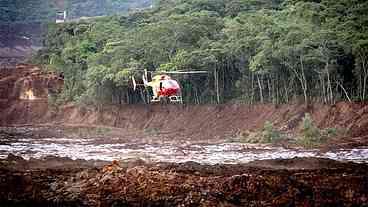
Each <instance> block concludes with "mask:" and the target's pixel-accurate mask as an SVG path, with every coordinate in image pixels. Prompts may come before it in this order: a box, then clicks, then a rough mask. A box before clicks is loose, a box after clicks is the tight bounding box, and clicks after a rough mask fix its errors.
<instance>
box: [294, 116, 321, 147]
mask: <svg viewBox="0 0 368 207" xmlns="http://www.w3.org/2000/svg"><path fill="white" fill-rule="evenodd" d="M322 141H323V137H322V134H321V130H320V129H318V128H317V127H316V126H315V125H314V124H313V119H312V117H311V116H310V114H308V113H306V114H305V116H304V118H303V121H302V126H301V130H300V137H299V139H298V142H299V144H301V145H302V146H304V147H309V148H310V147H314V146H317V145H319V144H320V143H321V142H322Z"/></svg>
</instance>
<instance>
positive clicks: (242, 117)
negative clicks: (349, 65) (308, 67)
mask: <svg viewBox="0 0 368 207" xmlns="http://www.w3.org/2000/svg"><path fill="white" fill-rule="evenodd" d="M62 85H63V81H62V78H61V77H60V76H59V75H57V74H53V73H47V72H45V71H43V70H42V69H40V68H39V67H37V66H34V65H25V64H23V65H18V66H16V67H15V68H6V69H3V70H2V73H0V206H96V207H104V206H150V207H153V206H193V207H194V206H208V207H210V206H211V207H212V206H221V207H225V206H226V207H227V206H228V207H234V206H302V207H309V206H323V207H324V206H334V207H335V206H368V173H367V172H368V121H367V120H368V104H365V103H337V104H335V105H332V106H328V105H321V104H315V105H311V106H304V105H298V104H294V105H280V106H277V107H276V106H274V105H266V104H265V105H254V106H249V105H237V104H233V105H201V106H198V105H197V106H188V105H183V106H170V105H167V106H160V105H156V106H150V105H121V106H105V107H103V108H99V109H96V108H84V107H78V106H75V105H73V104H66V105H63V106H58V107H55V106H52V105H50V104H49V103H48V96H49V93H50V91H51V92H55V91H56V92H57V91H59V90H60V89H61V88H62ZM306 113H309V114H310V115H311V117H312V119H313V121H314V123H315V124H316V126H317V127H319V128H320V129H325V128H337V129H343V130H344V134H338V135H337V136H336V137H332V138H331V139H329V140H328V141H327V142H326V143H324V144H323V145H322V146H320V147H318V148H314V149H303V148H301V147H299V146H298V145H295V144H293V143H291V144H290V143H288V142H285V143H283V142H281V143H274V144H245V143H242V142H241V141H240V140H239V139H237V136H239V135H240V134H243V133H252V132H255V131H257V130H259V129H260V128H261V127H262V126H263V125H264V123H265V121H270V122H272V123H273V124H274V126H275V127H276V128H277V129H278V130H280V131H282V132H283V133H285V134H287V135H288V136H289V137H291V138H292V137H293V136H294V135H295V134H297V133H298V130H300V123H301V120H302V118H303V117H304V116H305V114H306Z"/></svg>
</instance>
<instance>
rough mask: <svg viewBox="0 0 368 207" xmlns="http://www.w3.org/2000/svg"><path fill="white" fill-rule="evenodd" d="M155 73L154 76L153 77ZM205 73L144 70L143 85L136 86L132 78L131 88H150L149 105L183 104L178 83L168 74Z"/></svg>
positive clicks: (196, 72) (198, 72)
mask: <svg viewBox="0 0 368 207" xmlns="http://www.w3.org/2000/svg"><path fill="white" fill-rule="evenodd" d="M148 73H150V75H151V76H153V77H152V78H151V81H148ZM155 73H157V74H156V75H154V74H155ZM200 73H207V71H158V72H152V71H147V70H144V75H143V76H142V80H143V84H138V83H137V82H136V80H135V78H134V76H132V82H133V88H134V90H136V89H137V86H144V87H150V88H152V92H153V97H152V99H151V100H150V102H151V103H157V102H159V103H168V102H169V103H183V98H182V95H181V92H182V91H181V87H180V84H179V83H178V81H176V80H174V79H172V78H171V77H170V76H169V75H168V74H200Z"/></svg>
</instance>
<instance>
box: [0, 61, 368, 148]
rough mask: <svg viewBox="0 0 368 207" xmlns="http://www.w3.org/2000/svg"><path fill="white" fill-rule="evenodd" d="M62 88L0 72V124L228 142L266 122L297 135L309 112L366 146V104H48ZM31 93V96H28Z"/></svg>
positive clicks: (33, 74)
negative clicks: (105, 129) (85, 128)
mask: <svg viewBox="0 0 368 207" xmlns="http://www.w3.org/2000/svg"><path fill="white" fill-rule="evenodd" d="M61 87H62V80H61V78H60V77H58V76H57V75H55V74H51V73H45V72H43V71H42V70H41V69H39V68H38V67H37V66H32V65H18V66H17V67H16V68H15V69H11V70H4V71H3V72H2V73H1V74H0V113H1V116H0V125H1V126H7V125H8V126H9V125H24V124H44V123H48V124H53V123H54V124H58V125H60V124H64V125H76V126H78V125H85V126H86V125H88V126H98V125H104V126H110V127H117V128H121V129H124V130H126V132H127V133H129V132H143V131H146V132H147V131H151V132H155V133H156V134H160V135H161V136H175V137H183V138H188V139H203V140H206V139H216V138H230V137H234V136H237V135H238V134H239V133H241V132H245V131H255V130H257V129H259V128H260V127H262V126H263V125H264V123H265V122H266V121H271V122H272V123H274V125H275V126H276V127H278V128H279V129H280V130H284V131H289V132H295V131H296V130H298V127H299V126H300V123H301V121H302V118H303V117H304V116H305V114H306V113H310V114H311V115H312V118H313V120H314V121H315V123H316V124H317V126H319V127H320V128H327V127H334V128H341V129H344V130H345V131H347V132H348V135H349V136H348V137H349V138H347V137H345V138H344V140H345V142H346V143H358V144H364V143H365V140H366V139H365V137H366V136H367V135H368V104H365V103H344V102H341V103H337V104H335V105H332V106H330V105H322V104H314V105H310V106H305V105H301V104H288V105H279V106H275V105H271V104H270V105H267V104H264V105H253V106H250V105H237V104H231V105H121V106H104V107H102V108H100V109H98V110H97V109H95V108H92V107H90V108H86V107H82V108H81V107H77V106H75V105H72V104H69V105H65V106H60V107H59V108H55V107H50V106H49V105H48V103H47V97H48V93H49V92H50V91H55V90H58V89H60V88H61ZM29 93H32V96H33V98H31V97H29V96H30V94H29Z"/></svg>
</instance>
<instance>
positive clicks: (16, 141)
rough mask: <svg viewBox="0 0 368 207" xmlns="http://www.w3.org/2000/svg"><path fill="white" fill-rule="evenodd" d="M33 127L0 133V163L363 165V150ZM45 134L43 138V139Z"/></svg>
mask: <svg viewBox="0 0 368 207" xmlns="http://www.w3.org/2000/svg"><path fill="white" fill-rule="evenodd" d="M37 130H38V131H39V130H40V129H39V128H32V127H17V128H14V127H10V128H9V127H8V128H4V127H3V128H0V132H1V133H0V158H5V157H7V155H8V154H10V153H11V154H14V155H16V156H21V157H23V158H25V159H30V158H43V157H47V156H56V157H68V158H71V159H85V160H103V161H112V160H129V159H142V160H144V161H146V162H173V163H184V162H188V161H192V162H197V163H200V164H242V163H248V162H250V161H256V160H266V159H290V158H295V157H300V158H329V159H333V160H338V161H353V162H357V163H367V162H368V147H364V146H362V147H360V148H354V149H335V150H333V151H327V152H326V151H324V152H322V151H320V150H317V149H311V150H306V149H298V148H293V149H286V148H283V147H272V146H269V145H260V144H244V143H236V142H233V143H226V142H224V143H199V142H195V143H191V142H189V141H185V140H182V141H180V140H175V139H173V140H160V139H158V138H155V139H147V138H145V139H141V138H131V139H128V140H127V139H121V138H119V137H101V136H96V137H93V136H92V137H70V136H69V137H68V136H66V137H64V135H63V134H62V133H59V135H55V133H54V134H50V133H43V135H41V134H37V133H38V131H37ZM45 134H46V135H45Z"/></svg>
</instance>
